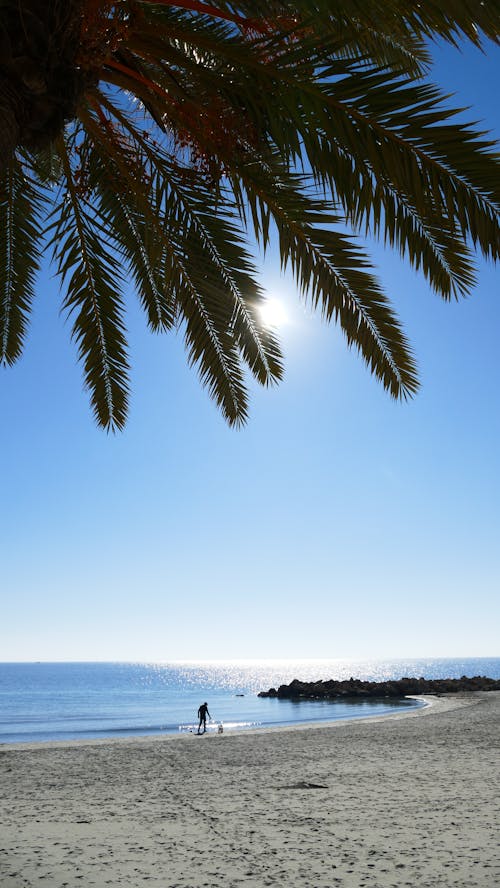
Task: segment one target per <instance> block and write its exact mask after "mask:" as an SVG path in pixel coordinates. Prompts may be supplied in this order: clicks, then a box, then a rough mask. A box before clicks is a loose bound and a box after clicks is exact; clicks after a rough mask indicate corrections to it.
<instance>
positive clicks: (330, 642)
mask: <svg viewBox="0 0 500 888" xmlns="http://www.w3.org/2000/svg"><path fill="white" fill-rule="evenodd" d="M436 56H437V63H436V67H435V73H434V79H435V80H436V81H438V82H440V83H441V84H442V85H443V86H444V88H445V89H446V90H447V91H455V92H457V94H458V98H457V99H456V104H457V105H461V106H463V105H464V104H468V105H474V108H475V111H474V113H470V114H469V115H468V117H469V119H483V120H486V121H487V123H488V128H490V129H493V131H494V132H495V134H496V136H497V137H500V114H499V111H498V83H499V82H500V50H499V49H498V48H495V47H493V46H491V47H489V49H488V53H487V55H485V56H482V55H481V54H480V53H479V52H478V51H477V50H474V49H472V48H471V49H467V50H466V51H464V53H463V54H462V55H460V54H459V53H457V52H456V51H454V50H453V49H451V48H445V49H440V50H439V52H437V53H436ZM372 255H374V256H375V260H376V263H377V266H378V268H379V272H380V274H381V277H382V279H383V281H384V283H385V285H386V288H387V289H388V291H389V292H390V293H391V294H392V296H393V298H394V302H395V304H396V306H397V309H398V311H399V313H400V316H401V318H402V320H403V323H404V326H405V329H406V332H407V334H408V336H409V337H410V339H411V341H412V344H413V346H414V349H415V352H416V355H417V358H418V362H419V366H420V374H421V381H422V389H421V391H420V393H419V394H418V396H417V397H416V398H415V400H414V401H412V402H411V403H408V404H399V403H395V402H393V401H391V400H390V398H389V396H388V395H387V394H385V392H384V391H383V389H382V388H381V386H380V385H379V384H378V383H377V382H376V381H375V380H374V379H372V378H371V376H370V375H369V373H368V371H367V370H366V369H365V367H364V364H363V363H362V362H361V360H360V359H359V358H357V357H356V355H355V353H354V352H353V353H351V352H349V351H348V350H347V348H346V346H345V343H344V341H343V338H342V336H341V334H339V332H338V331H337V330H336V329H335V328H334V327H332V326H325V325H324V324H323V323H322V322H321V320H320V319H319V318H318V317H312V316H311V314H310V312H309V311H308V309H307V307H305V306H304V305H303V304H301V303H300V302H299V300H298V297H297V296H296V293H295V291H294V287H293V285H292V284H291V282H290V281H288V280H285V279H283V278H282V277H281V276H280V274H279V269H278V264H277V262H276V259H275V258H274V257H273V256H269V257H268V258H267V259H266V262H265V265H264V266H263V271H262V283H263V285H264V287H265V289H266V291H267V292H268V294H269V296H270V297H272V298H274V299H277V300H279V301H281V302H283V303H284V305H285V306H286V310H287V313H288V320H287V323H286V324H283V326H282V328H281V335H282V339H283V344H284V350H285V354H286V378H285V380H284V382H283V384H282V385H281V386H280V387H278V388H276V389H272V390H263V389H257V388H253V397H252V406H251V416H250V421H249V424H248V425H247V427H246V428H245V429H243V430H239V431H234V430H231V429H229V428H228V427H227V426H226V425H225V424H224V421H223V420H222V418H221V417H220V416H219V414H218V412H217V409H216V407H215V406H214V404H213V403H212V402H211V401H210V400H209V398H208V395H207V394H206V392H205V391H203V390H202V389H201V387H200V386H199V384H198V381H197V378H196V375H195V373H194V372H193V371H191V370H189V369H188V367H187V365H186V361H185V358H184V353H183V346H182V341H181V340H180V338H176V337H175V336H173V335H170V336H167V337H163V338H154V337H153V336H152V335H151V334H149V333H147V331H146V327H145V324H144V323H143V320H142V318H141V316H140V314H139V310H138V309H137V308H135V307H134V305H133V303H132V308H131V313H130V326H131V343H132V355H131V357H132V362H133V397H132V403H131V412H130V419H129V423H128V426H127V428H126V430H125V432H124V433H122V434H119V435H115V436H113V435H110V436H108V435H106V434H105V433H103V432H102V431H99V430H98V429H97V428H96V427H95V425H94V421H93V419H92V415H91V413H90V408H89V407H88V404H87V396H86V394H85V393H83V391H82V382H81V372H80V369H79V367H78V366H77V365H76V356H75V351H74V349H73V346H72V345H71V344H70V342H69V325H68V323H65V322H64V319H63V318H61V317H60V315H59V298H58V283H57V281H56V280H55V279H54V278H53V277H52V276H51V275H50V274H47V273H46V274H44V276H43V277H42V278H41V281H40V287H39V295H40V298H39V300H38V303H37V307H36V311H35V314H34V318H33V323H32V327H31V332H30V337H29V343H28V346H29V347H28V348H27V350H26V353H25V356H24V357H23V359H22V360H21V361H20V363H19V364H18V365H17V366H16V367H15V368H13V369H9V370H2V371H1V372H0V409H1V415H2V429H3V431H2V436H1V440H0V457H1V461H2V467H3V468H2V478H3V483H2V490H1V504H2V509H1V514H0V556H1V562H0V563H1V567H0V584H1V589H2V599H3V603H2V618H1V620H0V660H113V659H123V660H128V659H131V660H136V659H148V660H154V659H182V658H208V659H210V658H212V659H216V658H223V657H233V658H234V657H246V658H248V657H354V658H364V657H397V656H401V657H404V656H414V657H417V656H464V657H465V656H495V655H499V653H500V652H499V645H498V639H499V636H500V633H499V627H500V594H499V593H500V544H499V543H500V506H499V502H500V471H499V470H500V455H499V454H500V448H499V441H500V409H499V379H500V373H499V365H498V339H499V330H500V296H499V287H498V279H499V278H498V275H499V270H498V269H497V270H495V269H494V268H493V267H492V266H488V265H486V264H480V273H479V280H478V286H477V289H476V290H475V292H474V294H473V296H472V297H470V298H469V299H467V300H465V301H462V302H460V303H452V304H445V303H443V302H441V301H440V300H439V298H438V297H437V296H435V295H433V294H431V293H430V292H429V290H428V288H427V286H426V284H425V281H424V279H423V278H422V277H421V276H419V275H417V274H416V273H414V272H412V271H411V270H410V269H409V267H408V266H405V265H404V264H403V263H402V262H401V261H400V260H399V258H398V257H397V256H396V255H393V254H391V253H390V252H385V251H384V250H383V249H381V248H380V247H378V248H375V249H374V250H373V252H372Z"/></svg>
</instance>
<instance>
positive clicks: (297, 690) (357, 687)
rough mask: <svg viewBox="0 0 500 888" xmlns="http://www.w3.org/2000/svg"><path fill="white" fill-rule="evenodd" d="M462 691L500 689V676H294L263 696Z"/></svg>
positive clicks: (328, 697)
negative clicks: (309, 678) (391, 678)
mask: <svg viewBox="0 0 500 888" xmlns="http://www.w3.org/2000/svg"><path fill="white" fill-rule="evenodd" d="M459 691H500V679H495V678H487V677H486V676H485V675H475V676H474V677H473V678H467V676H466V675H463V676H462V677H461V678H439V679H427V678H423V677H421V678H410V677H408V676H405V677H404V678H400V679H397V680H394V681H361V680H360V679H354V678H350V679H349V681H335V680H334V679H329V680H327V681H300V680H299V679H298V678H294V679H293V681H291V682H290V684H288V685H280V686H279V688H278V690H276V688H270V689H269V691H261V692H260V694H259V695H258V696H259V697H279V698H281V699H288V700H289V699H297V698H304V699H309V700H335V699H338V698H343V697H355V698H360V697H362V698H371V697H406V696H408V695H412V696H416V695H419V694H456V693H458V692H459Z"/></svg>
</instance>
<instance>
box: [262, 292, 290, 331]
mask: <svg viewBox="0 0 500 888" xmlns="http://www.w3.org/2000/svg"><path fill="white" fill-rule="evenodd" d="M259 312H260V317H261V320H262V323H263V324H265V326H266V327H282V326H283V325H284V324H286V322H287V320H288V314H287V310H286V308H285V306H284V305H283V303H282V302H280V300H279V299H266V301H265V302H264V303H263V304H262V305H261V306H260V308H259Z"/></svg>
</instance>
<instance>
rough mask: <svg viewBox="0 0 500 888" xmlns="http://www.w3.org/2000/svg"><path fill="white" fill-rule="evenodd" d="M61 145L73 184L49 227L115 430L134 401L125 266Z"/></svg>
mask: <svg viewBox="0 0 500 888" xmlns="http://www.w3.org/2000/svg"><path fill="white" fill-rule="evenodd" d="M57 150H58V152H59V155H60V157H61V162H62V165H63V168H64V174H65V179H66V186H67V187H66V189H65V191H64V192H63V195H62V199H61V200H60V203H59V205H57V206H56V207H55V208H54V210H53V213H52V217H53V218H52V221H51V224H50V226H49V231H50V233H51V244H52V245H53V247H54V258H55V261H56V263H57V270H58V274H59V275H60V276H61V278H62V280H63V281H64V282H66V284H67V293H66V296H65V298H64V301H63V309H64V310H66V311H67V313H68V315H69V316H71V317H72V319H73V330H72V332H73V338H74V339H75V341H76V343H77V346H78V355H79V358H80V360H81V361H82V362H83V367H84V379H85V385H86V387H87V389H88V390H89V391H90V398H91V404H92V408H93V411H94V416H95V418H96V420H97V422H98V423H99V425H101V426H103V427H104V428H106V429H108V430H111V431H113V430H116V429H121V428H123V426H124V424H125V420H126V416H127V406H128V360H127V353H126V342H125V336H124V324H123V305H122V298H121V294H120V291H119V283H120V282H121V272H120V269H119V264H118V261H117V257H116V255H114V253H113V248H112V245H111V244H109V243H107V242H106V239H105V233H104V231H103V230H102V229H99V228H96V225H95V217H94V213H93V211H92V209H91V207H90V206H89V205H88V203H87V202H86V200H85V195H82V194H80V193H79V190H78V186H77V184H76V183H75V180H74V174H73V170H72V168H71V162H70V155H69V153H68V150H67V146H66V143H65V141H64V140H63V138H62V137H61V138H60V139H59V140H58V142H57Z"/></svg>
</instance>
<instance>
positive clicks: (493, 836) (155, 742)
mask: <svg viewBox="0 0 500 888" xmlns="http://www.w3.org/2000/svg"><path fill="white" fill-rule="evenodd" d="M499 728H500V692H491V693H488V694H486V693H482V694H471V695H460V696H452V697H446V698H444V697H443V698H438V699H436V700H435V705H433V706H432V707H430V708H427V709H425V710H419V711H418V712H415V713H413V714H408V715H405V716H402V717H401V716H399V717H397V716H396V717H394V716H389V717H386V718H383V719H376V720H375V719H373V720H372V719H367V720H364V721H355V722H336V723H334V724H333V725H331V726H324V725H323V726H314V727H307V729H304V730H301V729H297V728H292V729H283V730H280V731H256V732H253V733H251V734H250V733H240V734H232V735H231V734H228V733H225V734H223V735H220V736H219V735H206V736H204V737H196V736H192V735H188V736H182V737H175V738H169V737H160V738H157V737H155V738H141V739H123V740H113V741H99V742H98V741H86V742H79V743H73V744H69V743H62V744H38V745H31V746H27V745H21V744H16V745H11V746H5V745H4V746H1V747H0V798H1V802H0V823H1V826H0V885H1V886H2V888H24V886H29V888H34V886H39V885H40V886H42V885H44V886H47V888H62V886H65V888H75V886H82V888H83V886H85V888H89V886H99V888H101V886H108V885H109V886H120V888H124V886H133V888H139V886H146V885H148V886H162V888H174V886H175V888H186V886H189V888H195V886H196V888H198V886H205V888H207V886H208V888H212V886H225V888H233V886H234V888H236V886H239V885H245V886H249V888H250V886H253V888H262V886H266V885H271V886H279V888H285V886H286V888H296V886H303V888H323V886H324V888H327V886H328V888H336V886H342V888H344V886H345V888H401V886H411V888H441V886H449V888H451V886H453V888H476V886H477V888H493V886H495V885H498V884H499V883H500V862H499V855H498V838H499V827H500V817H499V811H498V799H499V795H500V793H499V785H498V784H499V774H498V770H499V769H498V765H499V757H498V745H497V748H496V749H495V745H496V744H498V739H499V736H500V731H499ZM308 783H316V784H322V785H323V786H324V788H313V787H308V786H307V785H305V784H308ZM495 805H497V808H496V810H495Z"/></svg>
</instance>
